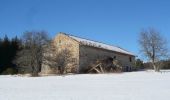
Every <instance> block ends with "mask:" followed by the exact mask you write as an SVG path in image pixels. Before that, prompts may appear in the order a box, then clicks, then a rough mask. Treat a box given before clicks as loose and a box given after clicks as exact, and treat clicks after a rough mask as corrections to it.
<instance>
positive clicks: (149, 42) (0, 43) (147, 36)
mask: <svg viewBox="0 0 170 100" xmlns="http://www.w3.org/2000/svg"><path fill="white" fill-rule="evenodd" d="M138 43H139V45H140V47H141V52H142V53H143V56H145V57H146V58H148V62H147V63H143V61H142V60H140V59H136V62H135V70H140V69H146V68H153V69H154V70H155V71H159V70H160V69H161V68H162V69H170V59H169V58H168V49H167V46H166V41H165V39H164V38H163V37H162V36H161V34H160V33H159V32H158V31H156V30H155V29H146V30H142V31H141V32H140V34H139V42H138ZM57 49H59V48H57V47H56V46H55V44H54V43H53V42H52V40H51V39H50V37H49V36H48V33H47V32H45V31H26V32H24V33H23V36H22V37H20V38H18V37H17V36H16V37H14V38H11V39H9V38H8V36H5V37H4V38H0V74H17V73H20V74H23V73H31V74H32V75H33V76H37V75H38V73H39V72H40V71H41V67H42V64H43V63H45V64H46V65H48V66H50V67H51V68H52V69H59V70H60V73H64V71H65V66H66V65H67V62H68V61H69V60H70V59H69V58H70V56H71V53H70V51H67V50H63V51H62V52H57ZM44 55H46V56H44ZM51 55H52V56H51Z"/></svg>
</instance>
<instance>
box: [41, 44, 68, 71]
mask: <svg viewBox="0 0 170 100" xmlns="http://www.w3.org/2000/svg"><path fill="white" fill-rule="evenodd" d="M70 62H71V52H70V51H69V50H68V49H61V48H58V47H57V46H56V45H55V43H53V41H52V42H51V43H50V44H48V45H46V46H45V49H44V56H43V64H44V65H47V66H49V67H50V68H51V69H53V70H55V71H59V72H58V73H60V74H63V73H64V72H66V67H67V64H68V63H70ZM54 73H55V72H54ZM56 73H57V72H56Z"/></svg>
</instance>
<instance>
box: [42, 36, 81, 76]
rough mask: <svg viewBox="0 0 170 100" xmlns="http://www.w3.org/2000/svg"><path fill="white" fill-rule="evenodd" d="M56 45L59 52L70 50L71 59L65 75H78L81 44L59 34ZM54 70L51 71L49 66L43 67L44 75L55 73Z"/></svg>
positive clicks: (55, 40)
mask: <svg viewBox="0 0 170 100" xmlns="http://www.w3.org/2000/svg"><path fill="white" fill-rule="evenodd" d="M53 43H54V45H55V46H56V47H57V48H58V51H59V52H62V51H63V50H68V51H69V52H70V54H69V55H70V57H69V60H68V62H67V65H66V72H65V73H77V72H78V68H79V43H78V42H77V41H75V40H73V39H71V38H70V37H68V36H67V35H65V34H60V33H59V34H58V35H57V36H56V37H55V38H54V40H53ZM53 70H54V69H50V68H49V66H47V65H43V66H42V73H45V74H48V73H53V72H54V71H53Z"/></svg>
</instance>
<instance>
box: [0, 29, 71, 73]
mask: <svg viewBox="0 0 170 100" xmlns="http://www.w3.org/2000/svg"><path fill="white" fill-rule="evenodd" d="M55 45H56V44H54V43H53V42H52V40H51V39H50V37H49V35H48V33H47V32H46V31H26V32H24V33H23V36H22V37H20V38H18V37H15V38H12V39H9V38H8V37H7V36H5V37H4V38H3V39H0V74H25V73H30V74H32V76H38V73H39V72H40V71H41V68H42V65H43V64H45V65H48V66H50V67H51V68H52V69H58V70H60V73H64V72H65V66H66V65H67V63H68V61H69V60H70V56H71V55H70V54H71V53H70V52H69V51H68V50H63V51H62V52H57V49H58V48H57V47H56V46H55ZM54 71H55V70H54Z"/></svg>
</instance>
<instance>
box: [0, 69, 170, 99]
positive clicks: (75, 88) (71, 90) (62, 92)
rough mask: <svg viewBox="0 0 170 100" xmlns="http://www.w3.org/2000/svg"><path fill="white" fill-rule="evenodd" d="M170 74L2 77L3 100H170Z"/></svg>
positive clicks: (169, 72)
mask: <svg viewBox="0 0 170 100" xmlns="http://www.w3.org/2000/svg"><path fill="white" fill-rule="evenodd" d="M169 99H170V71H164V72H162V73H156V72H152V71H141V72H129V73H120V74H79V75H66V76H46V77H21V76H10V75H7V76H4V75H3V76H0V100H169Z"/></svg>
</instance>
